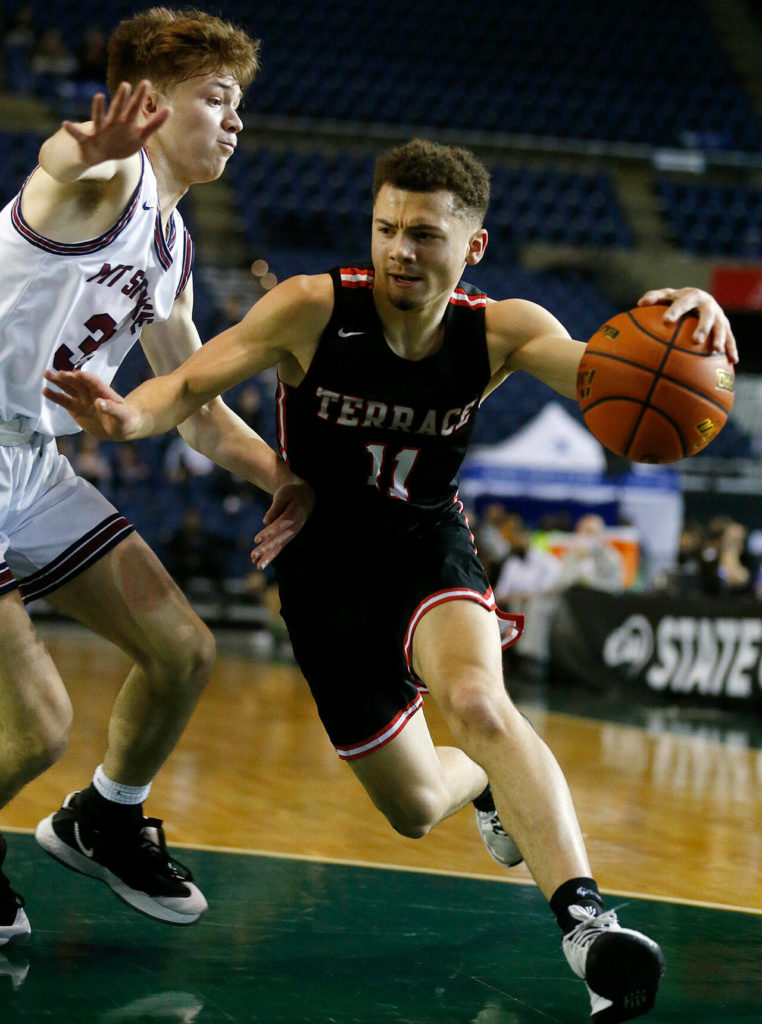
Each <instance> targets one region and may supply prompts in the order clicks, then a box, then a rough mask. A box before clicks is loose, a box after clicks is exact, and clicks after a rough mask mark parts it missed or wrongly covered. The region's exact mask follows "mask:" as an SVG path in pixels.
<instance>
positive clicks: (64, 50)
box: [29, 26, 77, 100]
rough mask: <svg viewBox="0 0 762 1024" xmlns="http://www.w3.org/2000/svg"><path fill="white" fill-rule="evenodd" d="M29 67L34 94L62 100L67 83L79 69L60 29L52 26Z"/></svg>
mask: <svg viewBox="0 0 762 1024" xmlns="http://www.w3.org/2000/svg"><path fill="white" fill-rule="evenodd" d="M29 65H30V68H31V72H32V82H33V89H34V92H35V93H36V94H37V95H38V96H42V97H43V98H45V99H54V100H58V99H60V98H61V96H62V95H63V93H64V92H65V83H66V82H67V81H68V79H69V78H70V77H71V75H72V74H73V73H74V71H75V69H76V67H77V60H76V57H75V56H74V54H73V53H72V52H71V50H70V49H69V47H68V45H67V44H66V41H65V39H64V37H63V35H62V34H61V30H60V28H58V27H56V26H52V27H50V28H47V29H45V31H44V32H43V33H42V35H41V36H40V37H39V39H38V41H37V44H36V46H35V47H34V50H33V51H32V56H31V58H30V61H29Z"/></svg>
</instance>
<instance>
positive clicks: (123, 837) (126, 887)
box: [35, 793, 207, 924]
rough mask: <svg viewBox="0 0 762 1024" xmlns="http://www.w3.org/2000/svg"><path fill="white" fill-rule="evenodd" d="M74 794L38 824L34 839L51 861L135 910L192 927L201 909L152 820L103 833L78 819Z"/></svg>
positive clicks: (185, 871) (83, 818)
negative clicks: (102, 887)
mask: <svg viewBox="0 0 762 1024" xmlns="http://www.w3.org/2000/svg"><path fill="white" fill-rule="evenodd" d="M79 797H80V794H79V793H69V795H68V796H67V797H66V799H65V800H64V802H63V806H62V807H61V809H60V810H59V811H56V812H55V813H54V814H50V815H49V816H48V817H47V818H44V819H43V820H42V821H41V822H40V823H39V825H38V826H37V828H36V830H35V838H36V839H37V842H38V843H39V844H40V846H41V847H42V848H43V850H45V851H46V852H47V853H49V854H50V856H51V857H55V859H56V860H58V861H60V862H61V863H62V864H65V865H66V867H67V868H73V869H74V871H79V872H80V873H81V874H83V875H89V876H90V878H98V879H100V880H101V881H102V882H105V883H106V884H107V885H108V886H110V887H111V888H112V889H113V890H114V892H115V893H116V895H117V896H118V897H119V898H120V899H121V900H124V902H125V903H128V904H129V905H130V906H131V907H134V908H135V910H139V911H141V913H143V914H148V916H149V917H155V918H157V919H158V920H160V921H166V922H167V923H168V924H193V923H194V922H195V921H198V919H199V918H200V917H201V915H202V914H203V913H204V911H205V910H206V909H207V902H206V900H205V899H204V895H203V893H202V892H201V890H200V889H198V888H197V887H196V886H195V885H194V884H193V876H192V875H191V873H190V871H189V870H188V869H187V868H186V867H183V865H182V864H178V863H177V861H175V860H172V858H171V857H170V856H169V853H168V852H167V847H166V844H165V842H164V830H163V829H162V827H161V825H162V823H161V821H159V819H158V818H143V820H142V824H141V826H140V827H139V828H138V829H136V830H135V831H130V832H118V833H117V832H113V833H107V832H104V831H102V830H101V829H99V828H98V827H97V825H95V824H93V823H92V821H91V820H90V819H89V818H88V816H87V815H86V814H84V813H83V809H82V807H81V801H80V800H79Z"/></svg>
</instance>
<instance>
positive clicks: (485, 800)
mask: <svg viewBox="0 0 762 1024" xmlns="http://www.w3.org/2000/svg"><path fill="white" fill-rule="evenodd" d="M473 805H474V807H475V808H476V809H477V811H494V810H495V801H494V800H493V799H492V790H491V789H490V785H489V782H488V783H487V785H486V786H485V788H484V789H483V790H482V791H481V793H480V794H479V795H478V796H477V798H476V799H475V800H474V801H473Z"/></svg>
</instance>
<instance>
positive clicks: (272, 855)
mask: <svg viewBox="0 0 762 1024" xmlns="http://www.w3.org/2000/svg"><path fill="white" fill-rule="evenodd" d="M2 831H3V832H7V833H11V832H13V833H16V834H17V835H34V829H33V828H16V827H14V826H13V825H3V828H2ZM170 846H171V848H172V849H178V850H200V851H202V852H204V853H234V854H240V855H241V856H242V857H267V858H268V859H270V860H298V861H304V862H306V863H310V864H335V865H337V866H338V867H348V868H373V869H375V870H377V871H401V872H406V873H408V874H415V875H435V876H436V875H439V876H441V877H443V878H468V879H470V880H472V881H477V882H497V883H498V885H505V884H507V885H525V886H534V887H535V888H536V885H535V883H534V882H533V881H531V880H530V879H527V878H500V877H499V876H498V875H482V874H479V873H477V872H474V871H448V870H446V869H444V868H421V867H415V866H411V865H408V864H383V863H380V862H377V861H371V860H351V859H349V858H342V857H318V856H317V855H315V854H308V853H279V852H278V851H277V850H256V849H250V848H248V847H244V846H210V845H207V844H205V843H177V842H172V843H171V844H170ZM601 892H602V893H603V895H604V896H616V897H617V898H621V899H632V900H649V901H650V902H652V903H669V904H674V905H675V906H681V907H697V908H698V909H700V910H724V911H728V912H732V913H735V914H751V915H752V916H756V917H762V907H761V908H756V907H738V906H735V905H734V904H732V903H715V902H713V901H711V900H688V899H679V898H678V897H676V896H659V895H656V894H655V893H643V892H630V891H629V890H627V889H601Z"/></svg>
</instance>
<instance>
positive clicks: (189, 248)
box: [175, 228, 193, 298]
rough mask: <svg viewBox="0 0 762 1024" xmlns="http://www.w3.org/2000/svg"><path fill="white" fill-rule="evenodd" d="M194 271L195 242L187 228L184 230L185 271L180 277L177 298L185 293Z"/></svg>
mask: <svg viewBox="0 0 762 1024" xmlns="http://www.w3.org/2000/svg"><path fill="white" fill-rule="evenodd" d="M192 270H193V240H192V239H191V236H190V232H189V231H188V229H187V228H184V229H183V271H182V274H181V275H180V283H179V284H178V286H177V291H176V292H175V298H177V297H178V296H179V295H182V293H183V292H184V291H185V289H186V287H187V285H188V281H189V280H190V276H191V271H192Z"/></svg>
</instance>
